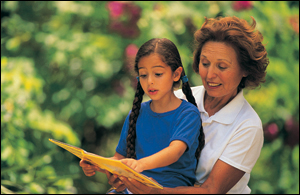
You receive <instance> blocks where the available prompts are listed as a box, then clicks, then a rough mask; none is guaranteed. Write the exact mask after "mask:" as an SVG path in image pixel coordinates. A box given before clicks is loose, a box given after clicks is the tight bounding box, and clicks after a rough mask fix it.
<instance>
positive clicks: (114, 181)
mask: <svg viewBox="0 0 300 195" xmlns="http://www.w3.org/2000/svg"><path fill="white" fill-rule="evenodd" d="M79 165H80V166H81V167H82V170H83V172H84V174H85V175H86V176H93V175H95V174H96V171H98V172H101V173H105V174H106V176H107V179H108V183H109V184H110V185H111V186H113V187H114V188H115V189H116V191H117V192H121V191H123V190H125V188H126V186H125V185H124V184H123V182H122V181H121V180H120V179H119V178H118V176H117V175H114V174H111V173H110V172H108V171H106V170H104V169H100V168H99V167H97V166H95V165H91V164H90V163H88V162H87V161H85V160H81V161H80V162H79Z"/></svg>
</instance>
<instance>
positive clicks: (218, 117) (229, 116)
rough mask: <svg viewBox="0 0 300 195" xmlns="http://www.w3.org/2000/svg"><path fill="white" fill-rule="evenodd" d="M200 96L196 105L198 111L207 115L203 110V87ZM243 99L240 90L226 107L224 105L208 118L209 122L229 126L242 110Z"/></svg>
mask: <svg viewBox="0 0 300 195" xmlns="http://www.w3.org/2000/svg"><path fill="white" fill-rule="evenodd" d="M201 93H202V95H201V96H200V97H201V98H200V102H199V103H200V104H199V105H198V108H199V111H200V112H204V113H207V112H206V110H205V109H204V94H205V88H204V87H203V90H202V92H201ZM244 100H245V98H244V95H243V90H241V91H240V92H239V93H238V94H237V95H236V96H235V97H234V98H233V99H232V100H231V101H230V102H229V103H228V104H227V105H225V106H224V107H223V108H222V109H221V110H219V111H218V112H216V113H215V114H214V115H213V116H211V117H209V119H208V120H209V121H207V122H211V121H212V120H214V121H216V122H219V123H223V124H231V123H233V121H234V120H235V118H236V117H237V115H238V114H239V112H240V110H241V109H242V107H243V105H244V103H245V101H244Z"/></svg>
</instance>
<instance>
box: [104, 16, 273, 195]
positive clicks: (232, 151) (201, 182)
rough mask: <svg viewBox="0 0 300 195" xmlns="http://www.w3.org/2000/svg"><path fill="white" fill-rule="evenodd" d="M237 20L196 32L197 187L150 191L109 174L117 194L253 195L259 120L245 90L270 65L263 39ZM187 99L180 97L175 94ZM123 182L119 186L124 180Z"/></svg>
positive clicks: (260, 79) (211, 21)
mask: <svg viewBox="0 0 300 195" xmlns="http://www.w3.org/2000/svg"><path fill="white" fill-rule="evenodd" d="M252 19H253V24H252V25H249V24H248V23H247V22H246V21H245V20H242V19H239V18H237V17H224V18H217V19H206V21H205V23H204V24H203V25H202V27H201V29H199V30H198V31H196V33H195V40H196V43H197V48H196V50H195V52H194V62H193V69H194V71H195V72H196V73H199V75H200V77H201V78H202V84H203V85H202V86H198V87H193V88H192V91H193V94H194V97H195V99H196V102H197V104H198V108H199V111H200V113H201V118H202V122H203V128H204V134H205V146H204V148H203V150H202V153H201V156H200V161H199V164H198V168H197V172H196V177H197V182H196V184H195V186H193V187H176V188H164V189H162V190H160V189H155V188H150V187H147V186H145V185H143V184H141V183H139V182H137V181H135V180H131V179H129V180H128V179H127V178H124V177H120V178H117V177H116V176H111V175H110V174H109V173H108V172H107V173H106V174H107V176H108V178H109V183H110V184H111V185H113V186H114V187H115V188H117V191H118V190H122V189H124V187H125V186H126V187H127V188H128V189H129V190H130V191H131V192H132V193H171V194H185V193H188V194H192V193H199V194H203V193H205V194H208V193H213V194H216V193H239V194H242V193H250V192H251V190H250V188H249V187H248V185H247V184H248V182H249V179H250V172H251V170H252V168H253V166H254V165H255V163H256V161H257V159H258V157H259V155H260V151H261V148H262V145H263V129H262V123H261V120H260V118H259V116H258V115H257V114H256V112H255V111H254V109H253V108H252V107H251V106H250V104H249V103H248V102H247V100H246V99H245V98H244V96H243V88H249V89H250V88H255V87H257V86H259V85H260V83H261V82H264V77H265V74H266V68H267V65H268V64H269V61H268V58H267V52H266V49H265V47H264V46H263V44H262V40H263V37H262V35H261V34H260V33H259V32H258V31H257V30H255V26H256V22H255V20H254V18H252ZM176 95H177V96H178V97H180V98H185V97H184V95H183V93H182V91H181V90H179V91H177V92H176ZM119 179H120V180H121V181H120V180H119Z"/></svg>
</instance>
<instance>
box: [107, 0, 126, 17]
mask: <svg viewBox="0 0 300 195" xmlns="http://www.w3.org/2000/svg"><path fill="white" fill-rule="evenodd" d="M123 5H124V3H122V2H118V1H110V2H108V4H107V7H108V9H109V13H110V16H111V17H112V18H119V17H120V16H121V15H122V13H123Z"/></svg>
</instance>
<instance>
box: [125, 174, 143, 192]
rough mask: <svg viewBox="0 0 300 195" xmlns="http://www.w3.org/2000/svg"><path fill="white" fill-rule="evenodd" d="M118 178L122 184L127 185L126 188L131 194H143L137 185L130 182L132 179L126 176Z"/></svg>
mask: <svg viewBox="0 0 300 195" xmlns="http://www.w3.org/2000/svg"><path fill="white" fill-rule="evenodd" d="M120 180H121V181H122V182H123V183H124V185H125V186H126V187H127V189H128V190H129V191H130V192H132V193H133V194H144V192H143V191H141V190H140V189H139V188H138V187H137V186H135V185H134V183H132V180H131V179H130V180H131V181H129V180H128V178H126V177H122V176H121V177H120Z"/></svg>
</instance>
